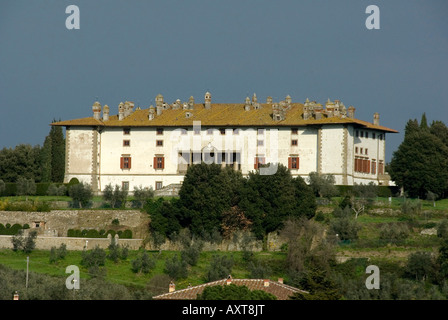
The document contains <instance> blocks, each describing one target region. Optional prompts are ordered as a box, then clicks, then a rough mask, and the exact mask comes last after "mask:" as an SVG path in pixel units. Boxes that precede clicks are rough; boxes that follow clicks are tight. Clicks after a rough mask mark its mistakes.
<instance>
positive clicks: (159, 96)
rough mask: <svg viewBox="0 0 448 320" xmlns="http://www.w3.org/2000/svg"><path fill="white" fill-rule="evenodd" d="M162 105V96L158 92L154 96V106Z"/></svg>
mask: <svg viewBox="0 0 448 320" xmlns="http://www.w3.org/2000/svg"><path fill="white" fill-rule="evenodd" d="M162 105H163V96H162V95H161V94H160V93H159V94H158V95H157V96H156V107H158V106H162Z"/></svg>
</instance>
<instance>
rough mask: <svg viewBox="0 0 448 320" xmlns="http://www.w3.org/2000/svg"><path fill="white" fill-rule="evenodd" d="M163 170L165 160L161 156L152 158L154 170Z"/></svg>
mask: <svg viewBox="0 0 448 320" xmlns="http://www.w3.org/2000/svg"><path fill="white" fill-rule="evenodd" d="M164 168H165V158H164V157H163V156H155V157H154V169H164Z"/></svg>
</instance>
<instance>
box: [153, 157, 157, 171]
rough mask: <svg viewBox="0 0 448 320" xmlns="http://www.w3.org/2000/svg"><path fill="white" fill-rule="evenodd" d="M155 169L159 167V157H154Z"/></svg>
mask: <svg viewBox="0 0 448 320" xmlns="http://www.w3.org/2000/svg"><path fill="white" fill-rule="evenodd" d="M154 169H157V157H154Z"/></svg>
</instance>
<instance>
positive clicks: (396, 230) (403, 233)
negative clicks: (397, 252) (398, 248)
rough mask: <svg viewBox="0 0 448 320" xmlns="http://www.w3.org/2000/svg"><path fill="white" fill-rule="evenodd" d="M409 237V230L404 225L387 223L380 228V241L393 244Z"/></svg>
mask: <svg viewBox="0 0 448 320" xmlns="http://www.w3.org/2000/svg"><path fill="white" fill-rule="evenodd" d="M408 237H409V228H408V226H407V225H406V224H404V223H387V224H384V225H383V226H382V227H381V230H380V239H382V240H387V241H388V242H391V243H395V242H397V241H400V240H404V239H406V238H408Z"/></svg>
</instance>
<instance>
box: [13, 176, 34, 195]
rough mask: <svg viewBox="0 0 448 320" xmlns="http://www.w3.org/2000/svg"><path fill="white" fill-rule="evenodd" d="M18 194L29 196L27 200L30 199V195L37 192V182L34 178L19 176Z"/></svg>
mask: <svg viewBox="0 0 448 320" xmlns="http://www.w3.org/2000/svg"><path fill="white" fill-rule="evenodd" d="M16 184H17V195H19V196H27V198H26V200H27V201H28V196H30V195H33V194H36V183H35V182H34V179H26V178H24V177H19V178H18V179H17V183H16Z"/></svg>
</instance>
